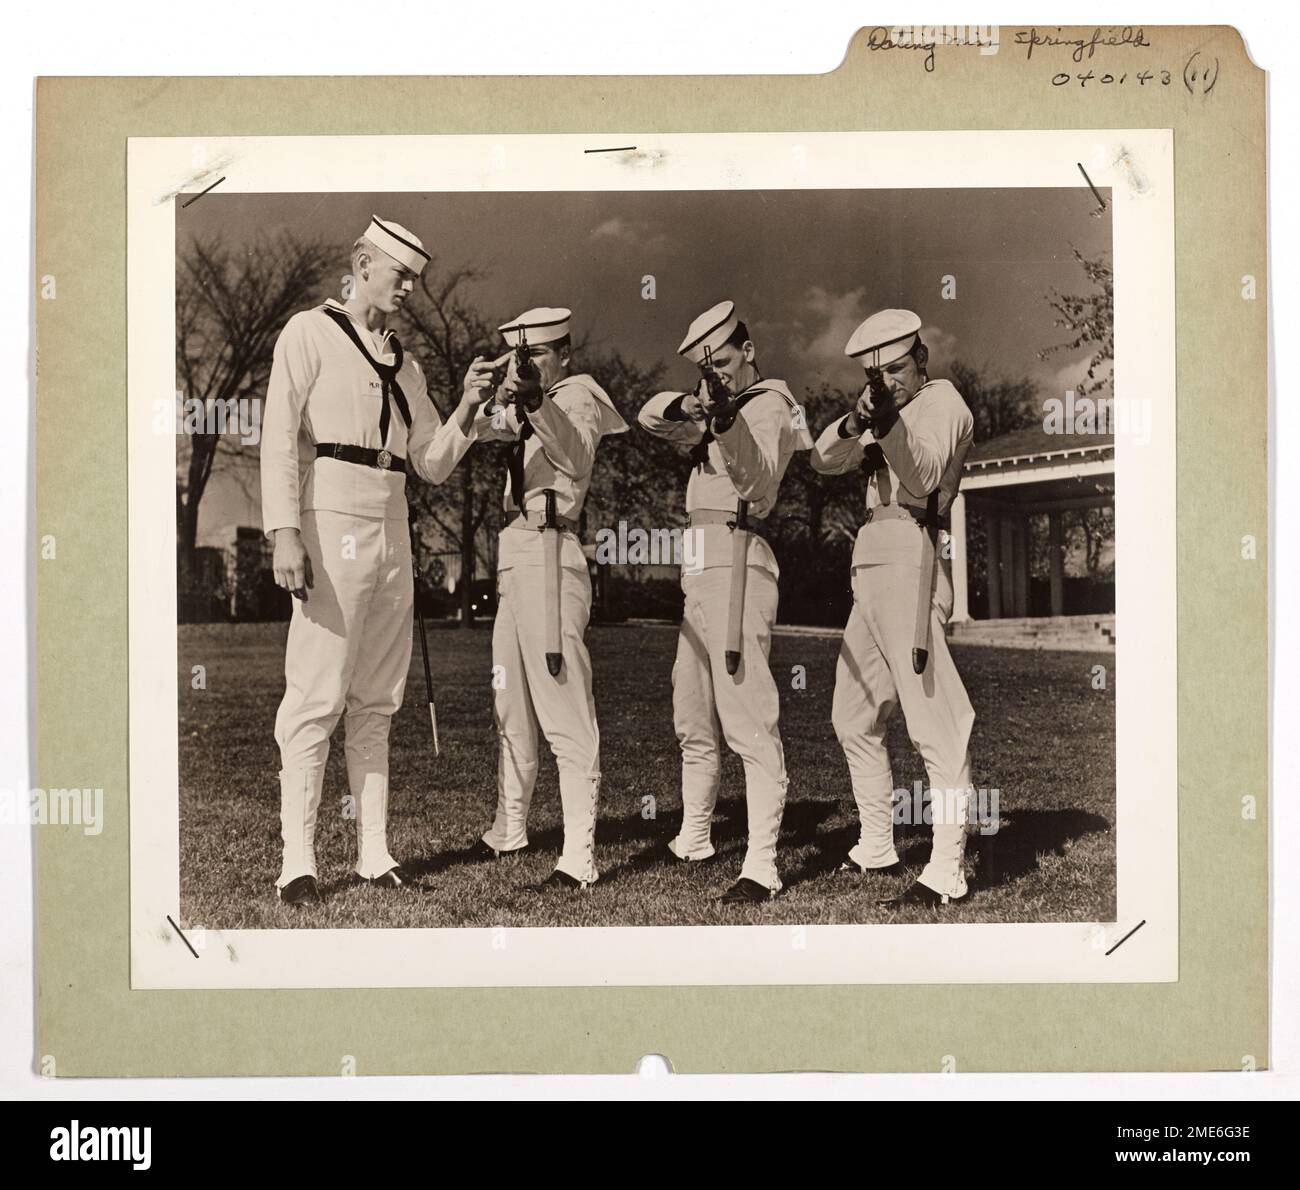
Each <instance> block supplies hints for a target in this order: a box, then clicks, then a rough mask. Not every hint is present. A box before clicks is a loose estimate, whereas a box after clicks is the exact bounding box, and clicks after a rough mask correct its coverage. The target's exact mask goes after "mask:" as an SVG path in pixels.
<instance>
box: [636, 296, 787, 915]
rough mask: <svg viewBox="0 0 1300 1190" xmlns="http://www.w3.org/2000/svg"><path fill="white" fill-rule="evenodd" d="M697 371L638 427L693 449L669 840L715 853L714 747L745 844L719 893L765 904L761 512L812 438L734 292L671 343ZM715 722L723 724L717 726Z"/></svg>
mask: <svg viewBox="0 0 1300 1190" xmlns="http://www.w3.org/2000/svg"><path fill="white" fill-rule="evenodd" d="M677 353H678V354H679V355H683V356H685V357H686V358H687V359H688V360H690V362H691V363H693V364H695V365H696V366H697V367H698V368H699V369H700V371H701V373H702V379H701V380H700V383H699V385H698V386H697V387H696V389H695V391H694V392H690V393H678V392H664V393H659V394H658V395H657V396H655V397H652V398H651V399H650V400H649V401H647V402H646V403H645V405H644V406H643V407H642V409H641V412H640V414H639V416H638V421H639V422H640V424H641V427H642V429H645V430H647V431H649V432H650V433H652V434H655V435H657V436H658V437H661V438H665V439H667V440H668V441H670V442H675V443H677V444H678V445H680V446H683V447H686V448H689V450H690V451H691V457H692V459H693V460H694V462H695V467H694V468H693V470H692V471H691V477H690V480H689V482H688V484H687V487H686V511H687V515H688V517H689V519H690V530H689V531H690V533H691V534H692V536H693V538H694V540H695V542H696V543H697V545H696V549H695V556H694V558H693V559H692V561H693V563H694V565H692V566H690V567H683V571H682V591H683V593H684V595H685V609H684V613H683V617H682V627H681V632H680V635H679V636H678V638H677V658H676V661H675V662H674V664H673V721H674V725H675V727H676V729H677V739H678V741H679V742H680V744H681V749H682V828H681V832H680V833H679V834H678V835H677V837H676V838H675V839H673V840H672V841H671V842H670V843H669V844H668V850H669V851H670V853H671V854H672V856H674V857H676V859H677V860H681V861H698V860H706V859H709V858H710V857H712V856H713V854H714V848H713V841H712V821H713V809H714V806H715V804H716V803H717V798H718V782H719V778H720V775H721V761H722V745H721V739H720V738H719V735H720V734H721V735H722V736H723V737H725V739H726V741H727V744H728V745H729V746H730V747H731V749H732V750H733V751H734V752H736V753H737V754H738V755H739V756H740V758H741V759H742V761H743V762H744V766H745V802H746V806H747V808H748V820H749V821H748V828H749V839H748V847H747V849H746V852H745V862H744V866H743V867H742V868H741V873H740V879H739V880H738V881H737V882H736V883H735V884H734V885H733V886H732V887H731V888H730V889H729V890H728V891H727V892H726V893H725V894H724V895H723V897H722V900H723V902H724V903H727V904H747V903H761V902H763V901H767V900H770V899H771V898H772V897H774V896H776V894H777V893H778V892H779V891H780V889H781V879H780V876H779V875H778V873H777V864H776V843H777V836H778V835H779V833H780V830H781V814H782V811H783V809H784V806H785V796H786V785H787V778H786V771H785V754H784V751H783V749H782V747H781V734H780V731H779V729H778V726H777V720H778V716H779V713H780V702H779V699H778V696H777V690H776V683H775V682H774V681H773V680H772V672H771V670H770V669H769V668H768V662H767V658H768V650H769V648H770V645H771V633H772V625H773V623H775V621H776V609H777V578H778V575H779V573H780V572H779V570H778V567H777V564H776V557H775V555H774V554H773V553H772V547H771V546H770V545H769V544H768V543H767V541H766V539H765V537H764V533H765V518H766V517H767V515H768V514H769V513H770V512H771V511H772V508H773V506H774V505H775V504H776V500H777V496H778V494H779V492H780V487H781V479H782V477H783V476H784V474H785V469H786V466H787V465H788V464H789V462H790V457H791V455H792V454H793V453H794V452H795V451H796V450H808V449H809V448H810V447H811V446H812V440H811V438H810V437H809V435H808V431H807V429H806V428H805V427H804V424H803V411H802V409H800V407H799V405H798V404H797V403H796V402H795V399H794V397H793V396H791V394H790V390H789V388H788V387H787V386H786V384H785V382H784V381H783V380H774V379H764V378H763V377H762V375H761V374H760V372H759V369H758V361H757V356H756V351H755V347H754V344H753V342H752V341H751V339H750V337H749V331H748V330H747V329H746V327H745V324H744V323H743V322H741V321H740V320H739V319H738V318H737V317H736V308H735V305H734V303H732V302H721V303H720V304H718V305H716V306H714V307H712V308H711V309H709V310H706V311H705V312H704V313H703V314H701V315H700V316H699V318H697V319H696V320H695V321H694V322H693V323H692V324H691V326H690V329H689V330H688V331H687V332H686V338H685V340H683V342H682V344H681V346H680V347H678V349H677ZM719 728H720V729H721V730H720V731H719Z"/></svg>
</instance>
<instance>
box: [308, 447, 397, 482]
mask: <svg viewBox="0 0 1300 1190" xmlns="http://www.w3.org/2000/svg"><path fill="white" fill-rule="evenodd" d="M316 457H317V458H318V459H338V460H339V461H340V462H343V463H356V464H357V465H358V466H359V467H377V468H378V469H379V470H380V471H400V472H401V473H402V474H403V475H405V474H406V460H405V459H404V458H402V456H401V455H395V454H393V452H392V451H390V450H372V449H371V448H370V447H369V446H345V445H344V444H343V443H341V442H318V443H316Z"/></svg>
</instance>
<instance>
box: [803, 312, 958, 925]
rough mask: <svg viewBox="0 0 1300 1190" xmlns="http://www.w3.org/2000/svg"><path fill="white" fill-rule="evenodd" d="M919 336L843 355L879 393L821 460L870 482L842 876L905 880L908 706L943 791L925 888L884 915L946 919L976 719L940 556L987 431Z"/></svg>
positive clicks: (846, 662) (887, 323) (886, 324)
mask: <svg viewBox="0 0 1300 1190" xmlns="http://www.w3.org/2000/svg"><path fill="white" fill-rule="evenodd" d="M920 329H921V319H920V318H919V317H918V316H917V315H916V314H914V313H912V312H911V311H910V310H882V311H880V312H879V313H877V314H873V315H872V316H871V317H870V318H868V319H867V320H866V322H864V323H862V325H861V326H859V327H858V329H857V330H856V331H854V332H853V336H852V338H850V339H849V342H848V345H847V346H846V347H845V349H844V351H845V354H846V355H848V356H849V357H850V358H852V359H855V360H858V361H859V362H860V363H861V364H862V366H863V368H864V369H866V370H867V377H868V383H867V386H866V388H864V390H863V393H862V397H861V399H860V400H859V401H858V404H857V406H856V407H855V408H854V409H853V410H852V411H851V412H849V413H847V414H846V415H845V416H844V417H841V418H837V419H836V420H835V421H833V422H832V423H831V424H830V425H829V426H827V427H826V429H825V430H824V431H823V433H822V435H821V437H820V438H819V439H818V441H817V445H816V447H815V448H814V450H813V454H812V460H811V461H812V465H813V468H814V469H815V470H817V471H820V472H822V473H823V474H826V475H841V474H843V473H845V472H847V471H851V470H853V469H855V468H862V469H863V470H864V471H865V472H866V473H867V475H868V486H867V515H866V522H865V523H864V524H863V526H862V528H861V529H860V530H859V531H858V536H857V541H856V543H855V545H854V549H853V562H852V579H853V611H852V613H851V614H850V616H849V622H848V624H847V626H846V627H845V629H844V641H843V644H842V645H841V648H840V655H839V662H838V665H837V666H836V671H835V696H834V701H833V706H832V719H833V722H834V725H835V733H836V735H837V736H838V737H839V741H840V744H841V746H842V747H843V748H844V755H845V757H846V758H847V759H848V765H849V776H850V779H851V781H852V785H853V797H854V800H855V801H856V803H857V808H858V816H859V820H860V823H861V830H860V834H859V837H858V842H857V844H856V845H855V846H854V847H853V848H852V849H851V850H850V851H849V853H848V855H847V856H846V857H845V858H844V860H843V863H842V864H841V867H840V870H841V871H842V872H848V873H859V874H861V873H866V872H889V873H891V874H893V873H897V872H899V871H900V870H901V869H900V865H899V859H898V852H897V851H896V850H895V849H894V831H893V816H892V797H893V788H894V782H893V775H892V773H891V770H890V765H889V752H888V750H887V748H886V746H885V731H886V728H887V727H888V724H889V719H890V716H891V715H892V714H893V713H894V710H895V708H896V707H898V706H899V705H901V706H902V708H903V714H904V716H906V718H907V730H908V732H909V734H910V735H911V737H912V742H913V743H914V744H915V745H916V747H917V749H918V751H919V752H920V753H921V757H922V759H923V760H924V761H925V767H926V772H927V774H928V775H929V778H930V791H931V813H932V816H933V831H934V841H933V846H932V848H931V852H930V860H929V863H927V864H926V866H925V869H924V870H923V871H922V872H921V875H920V877H919V879H918V880H917V881H916V882H915V883H914V884H913V885H912V886H911V887H910V888H908V889H906V890H905V891H904V892H903V893H902V894H901V895H900V896H899V897H895V898H891V899H889V900H887V901H885V902H883V903H885V904H888V905H899V904H908V903H915V904H921V905H927V906H939V905H943V904H946V903H947V902H948V901H949V900H951V899H956V898H958V897H962V896H964V895H965V894H966V878H965V875H964V874H963V871H962V856H963V852H964V848H965V839H966V833H965V822H966V814H967V812H968V808H969V801H970V784H971V777H970V761H969V757H968V755H967V745H968V743H969V740H970V733H971V726H972V724H973V723H974V719H975V713H974V711H973V710H972V708H971V704H970V699H969V698H968V697H967V696H966V689H965V687H964V686H963V685H962V681H961V677H960V676H959V675H958V673H957V667H956V666H955V665H954V664H953V660H952V655H951V654H950V653H949V651H948V643H947V639H946V637H945V635H944V627H945V625H946V624H947V622H948V617H949V616H950V615H951V614H952V601H953V592H952V574H951V561H950V558H949V556H948V550H947V549H946V548H936V547H937V546H939V544H940V543H941V542H944V543H946V539H947V533H946V529H947V515H948V509H949V508H950V507H951V505H952V502H953V500H954V499H955V498H956V496H957V488H958V484H959V482H960V480H961V469H962V462H963V460H964V459H965V457H966V452H967V450H969V449H970V445H971V438H972V433H973V430H974V419H973V418H972V416H971V412H970V410H969V409H968V408H967V406H966V402H965V401H963V400H962V398H961V394H960V393H959V392H958V391H957V390H956V389H955V388H954V387H953V386H952V384H950V383H949V382H948V381H947V380H931V379H930V377H929V375H928V373H927V372H926V366H927V363H928V359H929V355H928V351H927V349H926V346H925V344H924V343H922V342H921V337H920V334H919V332H920ZM873 389H874V391H873ZM936 557H938V558H939V559H940V560H941V565H938V566H936Z"/></svg>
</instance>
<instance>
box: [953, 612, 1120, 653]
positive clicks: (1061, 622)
mask: <svg viewBox="0 0 1300 1190" xmlns="http://www.w3.org/2000/svg"><path fill="white" fill-rule="evenodd" d="M949 636H950V638H951V639H952V640H953V641H954V643H958V644H964V645H1002V646H1005V647H1006V648H1013V649H1016V648H1023V649H1060V650H1088V651H1101V652H1112V651H1114V648H1115V617H1114V615H1113V614H1106V615H1083V616H1042V617H1032V616H1031V617H1017V618H1015V619H1005V620H967V621H965V622H964V623H961V624H954V625H953V626H952V627H951V628H950V630H949Z"/></svg>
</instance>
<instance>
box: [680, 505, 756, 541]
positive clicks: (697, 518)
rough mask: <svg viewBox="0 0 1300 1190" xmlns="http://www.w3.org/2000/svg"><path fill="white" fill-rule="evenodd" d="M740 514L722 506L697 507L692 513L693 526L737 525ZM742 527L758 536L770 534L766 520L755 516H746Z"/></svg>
mask: <svg viewBox="0 0 1300 1190" xmlns="http://www.w3.org/2000/svg"><path fill="white" fill-rule="evenodd" d="M738 521H739V516H738V514H737V513H735V512H725V511H723V510H722V509H720V508H697V509H696V510H695V511H694V512H692V513H691V514H690V523H691V528H692V529H695V528H698V527H699V526H701V525H726V526H727V528H728V529H734V528H736V527H737V523H738ZM740 528H742V529H744V530H746V531H747V532H749V533H753V534H754V535H755V536H757V537H767V536H769V531H768V527H767V521H766V520H762V521H760V520H758V519H757V518H755V517H746V518H745V521H744V523H743V524H741V525H740Z"/></svg>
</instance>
